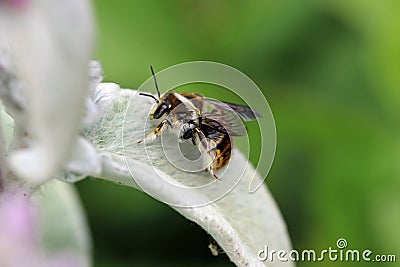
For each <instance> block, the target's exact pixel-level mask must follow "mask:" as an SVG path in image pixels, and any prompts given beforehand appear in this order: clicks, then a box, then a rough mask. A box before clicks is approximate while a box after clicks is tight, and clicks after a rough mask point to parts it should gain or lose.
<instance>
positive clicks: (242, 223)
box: [74, 84, 294, 266]
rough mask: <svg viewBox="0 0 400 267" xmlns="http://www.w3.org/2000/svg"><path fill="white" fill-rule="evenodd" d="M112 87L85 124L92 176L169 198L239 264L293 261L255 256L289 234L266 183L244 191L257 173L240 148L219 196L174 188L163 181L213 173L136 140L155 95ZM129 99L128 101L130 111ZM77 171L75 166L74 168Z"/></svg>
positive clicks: (280, 246) (280, 244)
mask: <svg viewBox="0 0 400 267" xmlns="http://www.w3.org/2000/svg"><path fill="white" fill-rule="evenodd" d="M107 86H108V85H104V84H102V85H101V86H97V88H98V89H101V90H105V88H104V87H107ZM110 86H112V85H110ZM111 92H113V93H112V96H113V101H112V102H110V103H109V105H108V107H107V109H106V110H105V112H104V113H103V114H102V117H101V118H100V119H99V120H98V121H97V123H95V124H93V125H91V126H90V127H88V128H87V129H86V130H85V134H84V137H85V138H86V140H87V141H88V142H89V143H91V144H92V145H93V146H94V147H95V148H96V149H97V151H98V154H97V156H96V157H95V158H96V159H97V160H98V164H96V166H100V169H99V170H96V171H93V172H91V173H90V175H91V176H92V177H97V178H100V179H104V180H108V181H111V182H115V183H118V184H121V185H125V186H130V187H134V188H137V189H139V190H143V191H145V192H146V193H148V194H150V195H151V196H153V197H155V198H156V199H158V200H162V201H163V202H165V203H173V204H171V207H172V208H173V209H175V210H176V211H177V212H179V213H180V214H182V215H183V216H185V217H186V218H187V219H189V220H191V221H194V222H196V223H197V224H199V225H200V226H201V227H202V228H204V230H205V231H206V232H208V233H209V234H211V235H212V236H213V238H214V239H215V240H216V241H217V243H218V244H219V245H220V246H221V247H222V249H223V250H224V251H225V252H226V253H227V255H228V256H229V258H230V259H231V260H232V261H233V262H234V263H235V264H236V265H238V266H264V265H265V264H266V265H268V266H293V265H294V264H293V263H292V262H284V261H279V260H274V261H272V262H269V261H268V262H263V261H260V260H259V259H258V252H259V251H260V250H263V249H265V246H268V248H269V250H275V251H279V250H285V251H288V252H289V250H290V249H291V245H290V239H289V236H288V233H287V231H286V226H285V223H284V220H283V219H282V216H281V214H280V212H279V209H278V207H277V205H276V203H275V202H274V200H273V198H272V196H271V194H270V193H269V191H268V189H267V187H266V186H262V187H261V188H260V189H259V190H257V191H256V192H255V193H252V194H250V193H249V191H248V188H249V184H250V181H251V179H252V178H253V177H255V178H256V179H259V180H261V178H260V177H259V176H258V174H257V172H255V170H254V168H253V167H252V166H251V164H249V162H248V160H247V158H246V157H245V156H244V155H243V154H242V153H241V152H240V151H239V150H234V151H233V153H232V158H231V162H230V167H229V168H228V169H227V172H228V171H229V174H230V175H232V176H237V177H239V176H241V179H240V181H239V182H238V184H236V186H235V187H234V188H233V190H231V191H230V192H229V193H228V194H226V195H225V196H224V197H222V198H220V199H218V200H216V201H213V200H214V199H210V198H209V196H208V195H206V194H207V193H204V192H205V191H201V190H187V191H186V190H185V191H183V192H182V193H179V194H177V193H176V191H175V190H174V189H173V187H170V186H167V183H165V181H169V182H171V183H172V184H174V185H175V186H177V187H182V188H185V187H186V188H187V187H188V185H190V184H193V183H197V182H199V181H210V180H211V181H213V180H214V178H212V177H210V176H209V175H208V174H207V173H204V172H202V173H187V172H184V171H180V170H177V169H176V168H174V167H171V165H170V164H169V163H168V162H167V161H166V160H165V158H164V157H163V155H162V153H160V146H159V143H158V145H157V142H156V144H153V145H148V146H145V145H144V144H142V145H138V144H137V141H138V140H140V139H142V138H143V136H144V134H145V133H144V128H145V127H144V125H145V124H146V123H150V127H153V126H154V125H151V122H147V118H148V112H149V110H150V109H151V106H152V105H153V104H154V101H152V99H150V98H147V97H141V96H138V94H137V91H132V90H119V92H117V93H116V92H115V90H111ZM105 95H107V94H105ZM128 105H131V106H130V107H131V108H130V109H129V114H127V110H128V109H127V107H128ZM129 115H131V116H129ZM123 137H124V140H123ZM75 166H79V164H76V165H75ZM93 170H94V169H93ZM82 171H84V170H82ZM77 172H79V169H76V170H75V172H74V173H77ZM226 178H228V177H226ZM207 179H208V180H207ZM223 179H224V178H223V177H222V178H221V181H220V182H221V183H215V184H213V186H212V189H211V190H217V191H218V190H220V189H219V188H223V183H224V181H223ZM189 187H190V186H189ZM193 203H203V205H193ZM205 203H209V204H205ZM194 206H196V207H194ZM183 207H185V208H183ZM210 253H211V252H210ZM261 256H264V255H261Z"/></svg>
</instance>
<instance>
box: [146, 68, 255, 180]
mask: <svg viewBox="0 0 400 267" xmlns="http://www.w3.org/2000/svg"><path fill="white" fill-rule="evenodd" d="M150 69H151V73H152V75H153V79H154V84H155V87H156V90H157V95H158V98H156V97H155V96H153V95H151V94H146V93H139V94H140V95H142V96H146V97H150V98H152V99H154V100H155V102H156V103H155V104H154V106H153V108H152V110H151V112H150V120H154V119H161V122H160V123H159V124H158V125H157V126H156V128H155V129H154V130H153V131H152V132H151V133H149V134H148V135H147V136H146V138H145V139H144V140H140V141H138V144H140V143H142V142H143V141H145V140H146V141H149V142H152V141H154V140H155V139H156V136H157V135H159V134H160V133H161V132H162V131H163V130H164V129H165V128H168V129H169V130H171V131H172V132H174V133H175V134H176V135H177V136H178V138H179V139H180V140H187V139H191V140H192V143H193V145H195V146H197V147H198V149H199V150H200V152H205V153H207V154H208V155H209V157H210V159H211V164H209V166H208V167H207V169H206V170H207V171H208V172H209V173H210V174H211V175H212V176H213V177H214V178H215V179H218V176H217V175H216V174H215V173H216V172H217V171H218V170H220V169H222V168H223V167H225V166H226V165H227V163H228V162H229V161H230V158H231V154H232V147H233V140H232V139H231V136H244V135H247V130H246V128H245V126H243V122H242V121H252V120H256V119H258V118H261V115H260V114H259V113H257V112H256V111H255V110H253V109H251V108H250V107H247V106H243V105H238V104H233V103H229V102H222V101H218V100H215V99H211V98H207V97H204V96H203V95H201V94H196V93H177V92H175V91H174V90H170V91H168V92H167V93H165V94H163V95H162V96H161V94H160V90H159V88H158V85H157V79H156V76H155V74H154V70H153V68H152V67H150Z"/></svg>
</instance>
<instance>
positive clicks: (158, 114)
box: [153, 104, 169, 119]
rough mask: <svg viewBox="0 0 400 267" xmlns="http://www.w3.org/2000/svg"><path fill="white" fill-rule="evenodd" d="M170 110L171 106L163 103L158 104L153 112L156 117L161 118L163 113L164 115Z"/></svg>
mask: <svg viewBox="0 0 400 267" xmlns="http://www.w3.org/2000/svg"><path fill="white" fill-rule="evenodd" d="M168 110H169V106H168V105H167V104H162V105H160V106H158V108H157V109H156V111H155V112H154V114H153V117H154V118H155V119H159V118H160V117H161V116H162V115H164V114H165V113H166V112H167V111H168Z"/></svg>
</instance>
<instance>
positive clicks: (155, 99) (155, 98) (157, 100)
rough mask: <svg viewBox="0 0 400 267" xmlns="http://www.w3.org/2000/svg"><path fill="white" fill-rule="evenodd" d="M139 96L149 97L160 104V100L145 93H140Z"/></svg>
mask: <svg viewBox="0 0 400 267" xmlns="http://www.w3.org/2000/svg"><path fill="white" fill-rule="evenodd" d="M139 95H143V96H147V97H150V98H153V99H154V100H155V101H156V102H157V103H158V99H157V98H156V97H155V96H154V95H151V94H145V93H139Z"/></svg>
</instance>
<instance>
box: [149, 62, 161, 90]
mask: <svg viewBox="0 0 400 267" xmlns="http://www.w3.org/2000/svg"><path fill="white" fill-rule="evenodd" d="M150 70H151V74H152V75H153V79H154V85H155V86H156V90H157V94H158V98H160V90H159V89H158V84H157V79H156V75H155V74H154V70H153V67H152V66H150Z"/></svg>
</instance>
